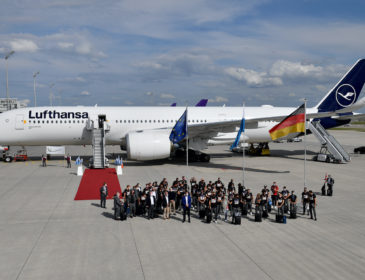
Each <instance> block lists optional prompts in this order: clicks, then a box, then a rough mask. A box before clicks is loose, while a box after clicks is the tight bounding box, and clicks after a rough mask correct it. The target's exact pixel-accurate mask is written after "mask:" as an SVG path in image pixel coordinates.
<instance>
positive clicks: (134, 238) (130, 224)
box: [129, 222, 146, 279]
mask: <svg viewBox="0 0 365 280" xmlns="http://www.w3.org/2000/svg"><path fill="white" fill-rule="evenodd" d="M129 226H130V227H129V228H130V229H131V232H132V236H133V242H134V246H135V247H136V251H137V256H138V260H139V265H140V266H141V270H142V275H143V279H146V276H145V274H144V270H143V266H142V260H141V256H140V255H139V251H138V247H137V242H136V237H135V236H134V231H133V227H132V223H131V222H129Z"/></svg>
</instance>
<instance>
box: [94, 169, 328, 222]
mask: <svg viewBox="0 0 365 280" xmlns="http://www.w3.org/2000/svg"><path fill="white" fill-rule="evenodd" d="M329 177H330V176H329ZM332 180H333V179H332ZM332 180H327V182H325V184H326V183H327V185H328V188H329V189H330V191H331V195H332V192H333V183H332ZM107 197H108V186H107V184H106V183H104V185H103V186H102V187H101V188H100V200H101V201H100V206H101V207H104V208H105V207H106V198H107ZM113 201H114V218H115V219H116V220H117V219H120V220H126V219H127V218H128V217H130V218H133V217H136V216H142V217H146V218H147V219H154V218H156V217H158V216H159V215H162V216H163V219H165V220H168V219H170V217H171V215H174V216H175V215H176V213H177V212H180V213H181V214H182V216H183V218H182V222H185V221H186V220H187V222H189V223H190V217H191V213H190V212H191V211H195V212H196V213H197V214H198V216H199V218H200V219H202V220H205V221H206V222H207V223H210V222H215V223H217V221H218V219H222V220H224V221H225V222H228V221H229V220H230V221H231V222H232V223H235V224H240V222H241V216H249V215H251V216H254V219H255V221H257V222H260V221H261V220H262V218H264V219H265V218H269V216H270V214H271V215H272V214H275V215H276V220H277V221H278V222H283V220H286V215H289V217H290V218H296V217H297V208H298V207H297V204H298V203H299V201H298V197H297V195H296V194H295V191H294V190H292V191H289V190H288V189H287V187H286V186H283V187H282V189H280V188H279V186H278V185H277V183H276V182H273V184H272V185H271V187H270V188H269V187H268V186H267V185H264V186H263V188H262V190H261V191H260V192H259V193H257V194H256V195H254V194H253V193H252V191H251V189H249V188H245V186H244V185H242V184H241V183H238V184H237V186H236V185H235V183H234V181H233V179H231V180H230V182H229V183H228V185H227V186H225V184H224V183H223V182H222V180H221V179H220V178H218V179H217V180H216V181H215V182H212V181H209V182H205V180H204V179H201V180H200V181H197V180H196V179H195V178H194V177H193V178H191V179H190V182H188V181H187V180H186V178H185V177H184V176H183V177H182V178H181V179H179V178H176V179H175V180H174V182H173V183H172V184H171V185H170V184H169V183H168V182H167V180H166V178H164V179H163V180H162V181H161V182H160V183H159V184H158V183H157V182H153V183H147V184H146V185H145V187H143V188H142V186H141V185H140V184H136V185H135V186H133V187H131V186H130V185H127V187H126V188H125V189H124V191H123V192H122V193H119V192H117V193H115V194H114V196H113ZM300 202H301V206H302V210H303V211H302V213H301V214H302V215H308V216H309V215H310V218H311V219H314V220H317V214H316V205H317V198H316V194H315V193H314V192H313V191H312V190H308V189H307V188H306V187H305V188H304V190H303V192H302V194H301V201H300ZM284 217H285V218H284ZM228 219H229V220H228Z"/></svg>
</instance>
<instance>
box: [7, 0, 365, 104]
mask: <svg viewBox="0 0 365 280" xmlns="http://www.w3.org/2000/svg"><path fill="white" fill-rule="evenodd" d="M364 8H365V3H364V1H311V0H308V1H285V0H279V1H269V0H255V1H251V0H248V1H238V0H232V1H231V0H228V1H219V0H210V1H208V0H184V1H166V0H133V1H132V0H127V1H121V0H119V1H116V0H103V1H96V0H66V1H61V0H56V1H50V0H16V1H14V0H11V1H10V0H3V1H2V8H1V10H0V56H1V57H2V59H1V60H0V96H1V97H5V95H6V93H5V60H4V59H3V57H4V54H5V53H7V52H8V51H10V50H15V54H14V55H13V56H12V57H11V58H10V59H9V93H10V95H11V96H12V97H17V98H19V99H27V100H29V106H32V105H33V78H32V74H33V72H35V71H40V74H39V76H38V77H37V96H38V105H48V104H49V93H50V87H49V85H50V84H52V83H54V84H55V86H54V87H53V89H52V91H53V93H54V94H55V95H56V98H55V100H54V104H56V105H94V104H98V105H118V106H128V105H142V106H143V105H167V104H171V103H173V102H177V103H178V104H181V105H185V104H186V103H188V104H190V105H193V104H195V103H196V102H197V101H198V100H199V99H201V98H208V99H209V100H210V102H209V105H219V106H220V105H222V104H226V105H232V106H236V105H238V104H242V102H243V101H244V102H245V103H246V104H247V106H256V105H262V104H271V105H275V106H280V105H282V106H297V105H299V104H300V101H299V100H300V99H301V98H302V97H306V98H307V99H308V100H309V105H315V104H316V103H317V102H318V101H319V100H320V99H321V98H322V97H323V95H324V94H325V93H326V92H327V91H328V90H329V89H330V88H331V87H332V86H333V85H334V84H335V83H336V82H337V81H338V79H339V78H340V77H341V76H342V75H343V74H344V73H345V72H346V71H347V70H348V68H349V67H350V66H351V65H352V64H354V63H355V61H356V60H358V59H359V58H362V57H364V51H365V45H364V38H365V20H364V17H363V11H364Z"/></svg>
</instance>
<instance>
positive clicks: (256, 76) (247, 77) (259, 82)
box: [224, 67, 283, 87]
mask: <svg viewBox="0 0 365 280" xmlns="http://www.w3.org/2000/svg"><path fill="white" fill-rule="evenodd" d="M224 72H225V73H226V74H227V75H228V76H230V77H232V78H233V79H235V80H238V81H244V82H246V84H247V85H248V86H251V87H267V86H280V85H282V84H283V81H282V80H281V79H280V78H278V77H269V76H268V74H267V73H266V72H256V71H254V70H249V69H245V68H235V67H229V68H226V69H225V70H224Z"/></svg>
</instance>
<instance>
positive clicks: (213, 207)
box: [209, 193, 218, 223]
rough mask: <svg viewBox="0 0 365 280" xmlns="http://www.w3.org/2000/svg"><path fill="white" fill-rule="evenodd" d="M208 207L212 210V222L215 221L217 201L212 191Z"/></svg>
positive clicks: (216, 217)
mask: <svg viewBox="0 0 365 280" xmlns="http://www.w3.org/2000/svg"><path fill="white" fill-rule="evenodd" d="M209 208H210V209H211V210H212V213H213V214H214V222H215V223H217V219H218V201H217V197H216V195H215V193H213V195H212V198H211V199H210V202H209Z"/></svg>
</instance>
